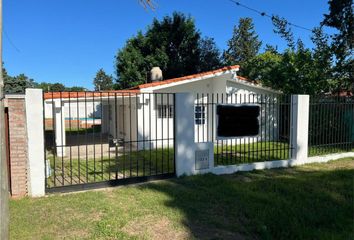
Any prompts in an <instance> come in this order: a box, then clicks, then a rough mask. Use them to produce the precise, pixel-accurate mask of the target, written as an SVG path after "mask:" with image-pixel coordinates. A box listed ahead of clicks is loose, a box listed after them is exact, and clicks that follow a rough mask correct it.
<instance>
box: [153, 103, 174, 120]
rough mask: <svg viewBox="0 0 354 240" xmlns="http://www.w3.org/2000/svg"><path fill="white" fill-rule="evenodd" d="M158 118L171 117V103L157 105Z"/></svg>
mask: <svg viewBox="0 0 354 240" xmlns="http://www.w3.org/2000/svg"><path fill="white" fill-rule="evenodd" d="M157 117H158V118H172V117H173V106H172V105H157Z"/></svg>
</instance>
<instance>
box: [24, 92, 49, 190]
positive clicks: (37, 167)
mask: <svg viewBox="0 0 354 240" xmlns="http://www.w3.org/2000/svg"><path fill="white" fill-rule="evenodd" d="M26 124H27V136H28V183H27V184H28V194H29V196H32V197H40V196H44V194H45V164H44V151H45V149H44V132H43V131H44V130H43V94H42V89H31V88H28V89H26Z"/></svg>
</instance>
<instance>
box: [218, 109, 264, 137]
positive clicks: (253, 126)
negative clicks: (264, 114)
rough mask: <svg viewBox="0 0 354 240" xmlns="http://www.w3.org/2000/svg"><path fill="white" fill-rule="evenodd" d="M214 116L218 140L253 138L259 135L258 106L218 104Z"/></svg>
mask: <svg viewBox="0 0 354 240" xmlns="http://www.w3.org/2000/svg"><path fill="white" fill-rule="evenodd" d="M216 114H217V129H216V136H217V138H218V139H229V138H240V137H254V136H257V135H258V134H259V126H260V123H259V115H260V106H259V105H256V104H242V105H236V104H219V105H217V107H216Z"/></svg>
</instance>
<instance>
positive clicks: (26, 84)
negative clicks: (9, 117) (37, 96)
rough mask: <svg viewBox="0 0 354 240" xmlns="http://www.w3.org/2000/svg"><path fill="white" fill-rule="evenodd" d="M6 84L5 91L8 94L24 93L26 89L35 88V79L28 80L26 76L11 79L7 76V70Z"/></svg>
mask: <svg viewBox="0 0 354 240" xmlns="http://www.w3.org/2000/svg"><path fill="white" fill-rule="evenodd" d="M4 84H5V86H4V91H5V93H7V94H9V93H10V94H13V93H24V92H25V89H26V88H33V87H35V82H34V81H33V79H30V78H28V77H27V76H26V75H24V74H20V75H18V76H15V77H10V76H9V75H7V72H6V70H4Z"/></svg>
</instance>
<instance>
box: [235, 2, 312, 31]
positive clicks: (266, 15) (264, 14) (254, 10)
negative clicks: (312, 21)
mask: <svg viewBox="0 0 354 240" xmlns="http://www.w3.org/2000/svg"><path fill="white" fill-rule="evenodd" d="M229 1H230V2H232V3H234V4H236V5H237V6H239V7H243V8H245V9H248V10H250V11H253V12H255V13H258V14H259V15H261V16H262V17H268V18H270V19H272V20H273V19H274V18H276V17H275V15H274V14H271V15H269V14H267V13H266V12H264V11H259V10H257V9H255V8H252V7H249V6H247V5H244V4H242V3H240V2H239V1H235V0H229ZM287 23H288V24H289V25H290V26H293V27H296V28H300V29H303V30H306V31H310V32H312V30H311V29H309V28H306V27H302V26H300V25H298V24H295V23H291V22H287Z"/></svg>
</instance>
